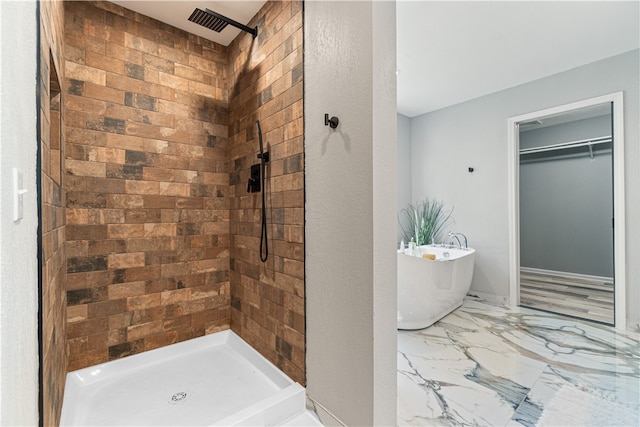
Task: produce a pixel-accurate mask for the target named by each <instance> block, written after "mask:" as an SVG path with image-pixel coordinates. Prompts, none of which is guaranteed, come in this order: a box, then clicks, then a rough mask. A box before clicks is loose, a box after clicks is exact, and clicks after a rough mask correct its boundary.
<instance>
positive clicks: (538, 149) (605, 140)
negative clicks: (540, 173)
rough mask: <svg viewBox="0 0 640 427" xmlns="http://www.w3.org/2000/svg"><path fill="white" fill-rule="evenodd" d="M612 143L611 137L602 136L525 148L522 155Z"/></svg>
mask: <svg viewBox="0 0 640 427" xmlns="http://www.w3.org/2000/svg"><path fill="white" fill-rule="evenodd" d="M611 141H613V138H611V135H609V136H601V137H599V138H592V139H581V140H579V141H571V142H562V143H560V144H551V145H543V146H541V147H533V148H523V149H522V150H520V154H532V153H542V152H544V151H553V150H564V149H565V148H575V147H584V146H592V145H597V144H606V143H608V142H611Z"/></svg>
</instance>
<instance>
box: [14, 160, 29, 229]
mask: <svg viewBox="0 0 640 427" xmlns="http://www.w3.org/2000/svg"><path fill="white" fill-rule="evenodd" d="M26 192H27V190H25V189H23V188H22V172H20V171H19V170H18V169H16V168H13V220H14V221H20V220H21V219H22V216H23V211H24V209H23V204H24V200H23V199H24V193H26Z"/></svg>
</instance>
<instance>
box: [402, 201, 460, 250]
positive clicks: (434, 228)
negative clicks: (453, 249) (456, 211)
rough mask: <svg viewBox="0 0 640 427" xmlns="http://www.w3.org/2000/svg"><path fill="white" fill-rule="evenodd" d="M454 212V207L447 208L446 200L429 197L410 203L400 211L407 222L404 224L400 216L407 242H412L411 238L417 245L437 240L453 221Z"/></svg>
mask: <svg viewBox="0 0 640 427" xmlns="http://www.w3.org/2000/svg"><path fill="white" fill-rule="evenodd" d="M452 212H453V208H452V209H450V210H446V209H445V206H444V202H441V201H437V200H429V199H428V198H427V199H425V200H424V201H422V202H420V203H416V204H409V206H408V207H407V208H406V209H403V210H401V211H400V216H401V217H404V218H405V219H406V223H405V224H403V221H401V220H400V218H399V222H400V228H401V229H402V233H403V235H404V240H405V243H408V242H410V241H411V238H413V241H414V242H415V243H416V245H417V246H420V245H428V244H430V243H435V242H437V241H438V240H439V239H440V235H441V234H442V232H443V231H444V229H445V227H447V226H448V225H449V224H450V223H452V222H453V218H452V217H451V213H452ZM405 227H406V228H405Z"/></svg>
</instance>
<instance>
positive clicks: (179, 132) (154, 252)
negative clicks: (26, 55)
mask: <svg viewBox="0 0 640 427" xmlns="http://www.w3.org/2000/svg"><path fill="white" fill-rule="evenodd" d="M65 8H66V16H65V41H66V51H65V54H66V55H65V56H66V90H67V94H66V97H65V102H64V106H65V113H66V116H65V121H66V143H67V146H66V158H67V160H66V173H67V176H66V182H65V189H66V192H67V194H66V196H67V200H66V204H67V233H66V234H67V241H68V243H67V257H68V260H67V301H68V308H67V338H68V348H69V370H74V369H78V368H82V367H86V366H90V365H94V364H97V363H101V362H105V361H107V360H112V359H118V358H120V357H123V356H127V355H130V354H134V353H139V352H142V351H145V350H149V349H153V348H156V347H161V346H164V345H168V344H171V343H174V342H178V341H182V340H186V339H189V338H194V337H197V336H201V335H204V334H206V333H211V332H215V331H217V330H221V329H226V328H228V327H229V305H230V294H229V216H228V212H229V211H228V209H229V200H230V198H229V192H230V187H229V185H228V184H229V182H228V181H229V174H228V172H229V171H228V161H227V157H226V149H227V133H228V130H227V122H228V117H227V116H228V113H227V105H228V91H227V54H226V51H225V48H224V47H223V46H220V45H217V44H214V43H212V42H209V41H206V40H202V39H200V38H198V37H196V36H193V35H189V34H187V33H185V32H183V31H181V30H178V29H175V28H173V27H170V26H168V25H165V24H162V23H160V22H158V21H155V20H153V19H151V18H148V17H145V16H142V15H139V14H137V13H134V12H131V11H129V10H126V9H123V8H121V7H119V6H116V5H114V4H111V3H107V2H98V3H93V2H65Z"/></svg>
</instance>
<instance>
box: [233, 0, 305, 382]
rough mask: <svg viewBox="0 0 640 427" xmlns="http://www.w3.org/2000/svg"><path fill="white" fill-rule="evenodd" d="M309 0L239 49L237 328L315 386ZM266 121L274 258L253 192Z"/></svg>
mask: <svg viewBox="0 0 640 427" xmlns="http://www.w3.org/2000/svg"><path fill="white" fill-rule="evenodd" d="M302 13H303V10H302V2H300V1H270V2H267V3H266V4H265V6H264V7H263V8H262V10H261V11H260V12H259V13H258V14H257V15H256V17H254V19H253V20H252V21H251V23H250V24H249V25H250V26H251V27H253V26H255V25H257V26H258V37H257V38H256V39H255V40H253V39H252V38H251V36H250V35H243V36H240V37H238V38H236V40H234V42H233V43H231V44H230V45H229V58H230V59H229V67H230V72H229V92H230V98H229V158H230V161H231V166H230V168H231V171H230V174H231V175H230V176H231V178H230V184H231V195H232V197H231V211H230V231H231V296H232V299H231V328H232V330H233V331H234V332H236V333H238V334H239V335H240V336H241V337H242V338H243V339H244V340H245V341H247V342H249V343H250V344H251V345H252V346H253V347H254V348H256V349H258V351H260V352H261V353H262V354H263V355H264V356H265V357H267V358H268V359H269V360H271V362H273V363H274V364H276V365H277V366H278V367H280V368H281V369H282V370H283V371H284V372H285V373H286V374H288V375H289V376H290V377H291V378H292V379H294V380H295V381H298V382H300V383H302V384H305V311H304V307H305V306H304V175H303V168H304V157H303V90H302V87H303V82H302V78H303V51H302V50H303V43H302V34H303V32H302ZM257 119H259V120H260V122H261V126H262V131H263V133H264V143H265V145H266V147H267V149H268V150H269V152H270V155H271V161H270V162H269V163H268V165H267V177H268V179H267V185H266V187H267V206H268V211H267V222H268V235H269V239H268V243H269V259H268V260H267V262H266V263H262V262H260V259H259V247H260V228H261V227H260V224H261V223H260V216H261V214H260V203H261V195H260V193H252V194H248V193H247V181H248V178H249V169H250V167H251V165H252V164H254V163H257V162H258V159H257V158H256V155H257V153H258V150H259V149H258V145H259V144H258V137H257V133H256V126H255V121H256V120H257Z"/></svg>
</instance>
